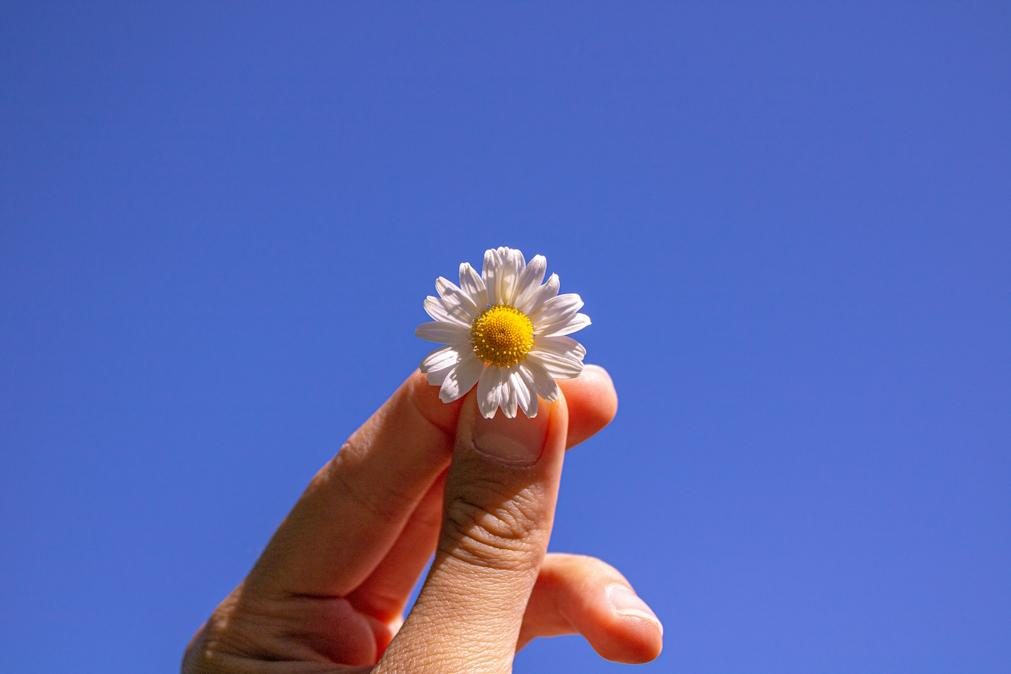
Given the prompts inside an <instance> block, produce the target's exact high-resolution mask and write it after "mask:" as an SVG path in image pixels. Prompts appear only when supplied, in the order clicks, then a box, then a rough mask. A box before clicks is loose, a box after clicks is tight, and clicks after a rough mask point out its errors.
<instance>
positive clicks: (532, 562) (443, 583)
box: [377, 394, 569, 674]
mask: <svg viewBox="0 0 1011 674" xmlns="http://www.w3.org/2000/svg"><path fill="white" fill-rule="evenodd" d="M472 395H473V394H472ZM568 423H569V422H568V408H567V406H566V403H565V398H564V397H562V396H560V397H559V399H558V400H557V401H556V402H554V403H552V404H547V403H545V404H543V405H542V407H541V410H540V413H539V414H538V415H537V416H536V417H534V418H533V419H528V418H525V417H517V418H515V419H508V418H506V417H505V416H504V415H502V414H499V415H496V417H495V418H493V419H484V418H482V417H481V415H480V413H479V412H478V409H477V405H476V404H475V402H474V401H473V400H472V399H470V400H467V401H466V403H465V405H464V407H463V410H462V412H461V414H460V419H459V422H458V426H457V435H456V445H455V448H454V452H453V463H452V466H451V467H450V470H449V474H448V477H447V481H446V500H445V509H444V515H443V523H442V531H441V533H440V540H439V545H438V547H437V549H436V556H435V560H434V562H433V563H432V569H431V571H430V572H429V575H428V579H427V580H426V581H425V585H424V587H423V588H422V591H421V594H420V596H419V597H418V601H417V603H416V604H415V606H414V609H413V610H412V611H411V614H410V616H409V617H408V619H407V622H406V623H405V624H404V626H403V628H402V629H401V630H400V633H399V634H398V635H397V637H396V638H395V639H394V641H393V642H392V643H391V644H390V647H389V649H387V651H386V654H385V655H384V657H383V659H382V661H381V662H380V665H379V668H378V670H377V671H380V672H399V671H410V672H432V673H434V672H438V673H439V674H446V673H447V672H509V671H511V668H512V661H513V656H514V654H515V650H516V642H517V639H518V637H519V630H520V625H521V624H522V621H523V614H524V611H525V610H526V606H527V601H528V600H529V598H530V593H531V591H532V589H533V586H534V583H535V581H536V580H537V574H538V571H539V569H540V565H541V561H542V560H543V559H544V554H545V551H546V549H547V545H548V538H549V536H550V534H551V524H552V522H553V520H554V514H555V502H556V500H557V496H558V482H559V479H560V477H561V471H562V459H563V456H564V454H565V444H566V432H567V428H568Z"/></svg>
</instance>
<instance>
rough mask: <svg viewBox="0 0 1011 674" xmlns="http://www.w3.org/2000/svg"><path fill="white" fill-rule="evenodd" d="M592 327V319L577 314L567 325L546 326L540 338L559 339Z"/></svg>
mask: <svg viewBox="0 0 1011 674" xmlns="http://www.w3.org/2000/svg"><path fill="white" fill-rule="evenodd" d="M588 325H590V317H589V316H587V315H586V314H576V315H575V316H573V317H572V318H570V319H569V321H568V322H567V323H562V324H557V323H556V324H555V325H553V326H546V327H543V328H542V329H541V334H540V335H539V336H540V337H559V336H561V335H571V334H572V333H573V332H578V331H579V330H582V329H583V328H585V327H586V326H588Z"/></svg>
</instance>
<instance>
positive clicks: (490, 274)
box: [481, 248, 502, 304]
mask: <svg viewBox="0 0 1011 674" xmlns="http://www.w3.org/2000/svg"><path fill="white" fill-rule="evenodd" d="M500 264H501V260H500V259H499V254H498V251H497V250H495V249H494V248H489V249H488V250H486V251H484V268H483V269H482V271H481V277H482V278H483V279H484V285H485V287H486V288H487V289H488V304H501V303H502V302H501V301H500V300H499V297H498V278H499V275H500V272H499V265H500Z"/></svg>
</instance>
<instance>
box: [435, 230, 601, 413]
mask: <svg viewBox="0 0 1011 674" xmlns="http://www.w3.org/2000/svg"><path fill="white" fill-rule="evenodd" d="M547 266H548V262H547V260H546V259H545V258H544V256H543V255H535V256H534V257H533V259H531V260H530V262H527V261H526V260H525V259H524V258H523V253H521V252H520V251H518V250H516V249H514V248H505V247H500V248H495V249H491V250H487V251H485V253H484V269H483V270H482V272H481V273H480V274H478V273H477V271H476V270H475V269H474V268H473V267H472V266H471V265H470V264H469V263H467V262H464V263H462V264H461V265H460V285H459V286H457V285H455V284H454V283H453V282H452V281H450V280H448V279H446V278H443V277H441V276H440V277H439V278H438V279H436V281H435V289H436V291H438V293H439V296H438V297H432V296H429V297H426V298H425V311H426V312H427V313H428V315H429V316H431V317H432V319H433V320H432V321H431V322H429V323H423V324H422V325H419V326H418V329H417V335H418V337H421V338H422V339H427V340H428V341H431V342H439V343H442V344H446V346H443V347H442V348H439V349H436V350H435V351H433V352H432V353H430V354H428V356H426V357H425V359H424V360H423V361H422V362H421V371H422V372H424V373H425V375H426V376H427V378H428V383H429V384H432V385H433V386H439V387H441V388H440V390H439V399H440V400H442V401H443V402H446V403H449V402H453V401H454V400H457V399H458V398H461V397H463V395H464V394H466V393H467V391H469V390H470V389H472V388H473V387H474V385H475V384H477V404H478V407H480V408H481V414H482V415H483V416H484V417H485V418H488V419H490V418H492V417H494V416H495V411H496V410H497V409H498V408H500V407H501V408H502V412H503V413H504V414H505V415H506V416H507V417H509V418H510V419H512V418H514V417H515V416H516V410H517V408H518V409H521V410H523V413H524V414H526V415H527V416H528V417H534V416H537V396H538V395H539V396H540V397H542V398H544V399H545V400H549V401H550V400H556V399H557V398H558V385H557V384H555V380H556V379H571V378H573V377H578V376H579V373H580V372H581V371H582V370H583V358H584V357H585V356H586V349H585V348H583V345H582V344H580V343H579V342H577V341H576V340H574V339H573V338H571V337H569V336H568V335H569V334H571V333H573V332H576V331H577V330H582V329H583V328H585V327H586V326H588V325H589V324H590V317H589V316H587V315H586V314H581V313H579V310H580V309H581V308H582V306H583V300H582V298H580V297H579V295H577V294H576V293H566V294H564V295H559V294H558V285H559V283H558V274H552V275H551V276H550V277H548V280H547V282H544V283H542V281H544V272H545V270H546V269H547Z"/></svg>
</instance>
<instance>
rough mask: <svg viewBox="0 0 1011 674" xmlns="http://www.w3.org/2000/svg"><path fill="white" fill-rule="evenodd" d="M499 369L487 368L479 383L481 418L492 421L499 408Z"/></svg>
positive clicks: (478, 397) (478, 398)
mask: <svg viewBox="0 0 1011 674" xmlns="http://www.w3.org/2000/svg"><path fill="white" fill-rule="evenodd" d="M498 384H499V369H498V368H497V367H486V368H485V369H484V371H483V372H482V373H481V377H480V378H479V379H478V381H477V406H478V408H480V410H481V416H483V417H484V418H485V419H491V418H492V417H493V416H495V410H497V409H498V406H499V385H498Z"/></svg>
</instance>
